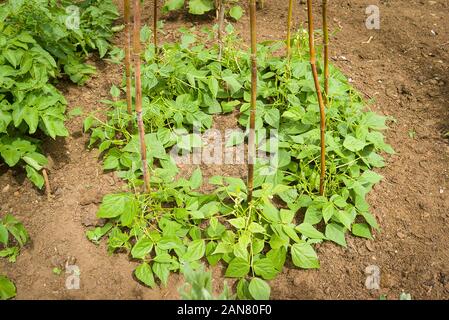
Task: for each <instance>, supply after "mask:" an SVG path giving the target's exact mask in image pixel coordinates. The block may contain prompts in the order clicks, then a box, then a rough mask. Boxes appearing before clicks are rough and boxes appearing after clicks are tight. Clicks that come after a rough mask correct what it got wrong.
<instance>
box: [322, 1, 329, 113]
mask: <svg viewBox="0 0 449 320" xmlns="http://www.w3.org/2000/svg"><path fill="white" fill-rule="evenodd" d="M322 11H323V49H324V96H325V100H324V104H325V105H326V106H327V103H328V98H329V97H328V92H329V30H328V26H327V0H323V9H322Z"/></svg>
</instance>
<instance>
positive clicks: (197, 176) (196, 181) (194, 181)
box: [190, 168, 203, 190]
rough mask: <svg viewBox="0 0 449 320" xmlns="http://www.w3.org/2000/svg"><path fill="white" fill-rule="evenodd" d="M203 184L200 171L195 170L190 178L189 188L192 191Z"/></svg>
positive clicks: (198, 169)
mask: <svg viewBox="0 0 449 320" xmlns="http://www.w3.org/2000/svg"><path fill="white" fill-rule="evenodd" d="M202 184H203V175H202V173H201V169H200V168H197V169H196V170H195V171H193V174H192V176H191V177H190V186H191V188H192V190H195V189H198V188H199V187H201V185H202Z"/></svg>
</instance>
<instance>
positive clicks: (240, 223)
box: [228, 217, 246, 229]
mask: <svg viewBox="0 0 449 320" xmlns="http://www.w3.org/2000/svg"><path fill="white" fill-rule="evenodd" d="M228 222H229V223H230V224H232V225H233V226H234V227H236V228H237V229H243V228H245V225H246V221H245V219H244V218H242V217H239V218H234V219H229V220H228Z"/></svg>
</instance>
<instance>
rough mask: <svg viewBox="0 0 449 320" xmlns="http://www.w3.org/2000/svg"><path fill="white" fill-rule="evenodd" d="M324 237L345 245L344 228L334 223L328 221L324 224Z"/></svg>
mask: <svg viewBox="0 0 449 320" xmlns="http://www.w3.org/2000/svg"><path fill="white" fill-rule="evenodd" d="M326 238H328V239H329V240H331V241H333V242H335V243H338V244H339V245H341V246H343V247H346V239H345V228H344V227H343V226H341V225H339V224H336V223H329V224H328V225H327V226H326Z"/></svg>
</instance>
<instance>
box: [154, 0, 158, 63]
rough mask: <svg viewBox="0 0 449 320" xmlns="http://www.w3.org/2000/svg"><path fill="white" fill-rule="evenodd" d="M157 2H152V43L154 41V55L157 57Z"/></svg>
mask: <svg viewBox="0 0 449 320" xmlns="http://www.w3.org/2000/svg"><path fill="white" fill-rule="evenodd" d="M157 22H158V17H157V0H154V5H153V41H154V54H155V55H157V51H158V49H157V48H158V47H157Z"/></svg>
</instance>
